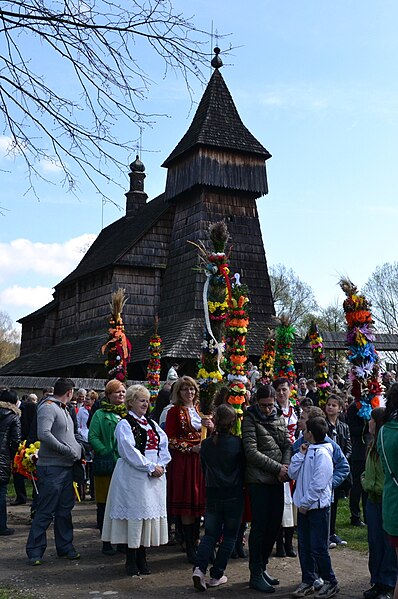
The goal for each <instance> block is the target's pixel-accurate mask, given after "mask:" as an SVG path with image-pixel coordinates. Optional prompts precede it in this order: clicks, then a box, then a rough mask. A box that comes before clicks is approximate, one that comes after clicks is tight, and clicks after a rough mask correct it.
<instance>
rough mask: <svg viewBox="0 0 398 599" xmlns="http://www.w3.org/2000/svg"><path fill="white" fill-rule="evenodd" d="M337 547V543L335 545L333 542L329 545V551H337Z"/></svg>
mask: <svg viewBox="0 0 398 599" xmlns="http://www.w3.org/2000/svg"><path fill="white" fill-rule="evenodd" d="M336 547H337V543H333V542H330V543H329V549H336Z"/></svg>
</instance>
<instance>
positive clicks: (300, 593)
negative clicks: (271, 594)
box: [292, 582, 315, 597]
mask: <svg viewBox="0 0 398 599" xmlns="http://www.w3.org/2000/svg"><path fill="white" fill-rule="evenodd" d="M314 592H315V589H314V586H313V585H312V584H307V583H306V582H302V583H301V584H299V585H298V587H297V589H296V590H295V591H293V593H292V597H307V595H312V593H314Z"/></svg>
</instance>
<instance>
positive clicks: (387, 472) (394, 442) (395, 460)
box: [377, 383, 398, 599]
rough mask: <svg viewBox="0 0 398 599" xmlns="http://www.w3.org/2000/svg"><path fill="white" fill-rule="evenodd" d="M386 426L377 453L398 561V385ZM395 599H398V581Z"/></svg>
mask: <svg viewBox="0 0 398 599" xmlns="http://www.w3.org/2000/svg"><path fill="white" fill-rule="evenodd" d="M384 422H385V424H384V426H382V427H381V429H380V432H379V436H378V439H377V451H378V452H379V455H380V459H381V461H382V464H383V470H384V487H383V528H384V530H385V531H386V533H387V534H388V537H389V541H390V544H391V545H392V547H394V548H395V552H396V555H397V559H398V383H394V384H393V385H391V387H390V388H389V390H388V392H387V403H386V410H385V413H384ZM393 599H398V580H397V581H396V583H395V590H394V595H393Z"/></svg>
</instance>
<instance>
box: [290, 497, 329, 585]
mask: <svg viewBox="0 0 398 599" xmlns="http://www.w3.org/2000/svg"><path fill="white" fill-rule="evenodd" d="M329 514H330V508H329V507H325V508H321V509H318V510H309V511H308V512H307V513H306V514H301V513H300V512H298V514H297V532H298V552H299V558H300V566H301V576H302V582H305V583H306V584H311V585H312V583H313V582H314V580H315V579H316V578H319V577H321V578H323V580H325V581H328V582H331V583H335V582H337V581H336V576H335V575H334V572H333V569H332V562H331V560H330V555H329ZM316 572H317V574H316Z"/></svg>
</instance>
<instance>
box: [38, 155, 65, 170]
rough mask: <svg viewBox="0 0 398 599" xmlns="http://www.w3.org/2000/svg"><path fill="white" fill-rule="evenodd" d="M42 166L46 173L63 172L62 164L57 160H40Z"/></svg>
mask: <svg viewBox="0 0 398 599" xmlns="http://www.w3.org/2000/svg"><path fill="white" fill-rule="evenodd" d="M40 165H41V167H42V169H43V171H44V172H46V173H59V172H61V171H62V164H61V163H60V162H59V160H56V159H55V158H47V159H45V160H40Z"/></svg>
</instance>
